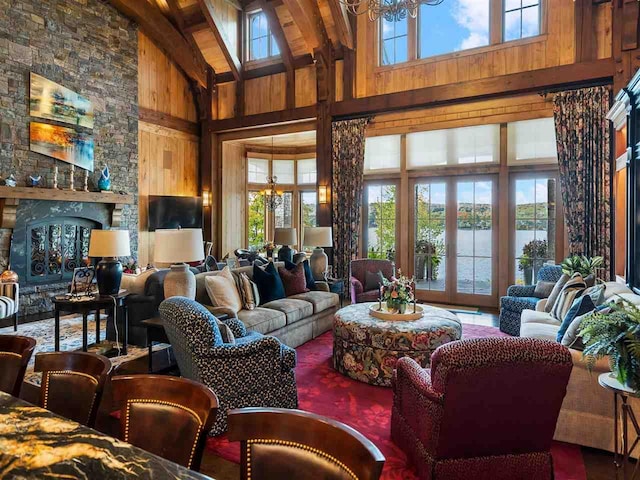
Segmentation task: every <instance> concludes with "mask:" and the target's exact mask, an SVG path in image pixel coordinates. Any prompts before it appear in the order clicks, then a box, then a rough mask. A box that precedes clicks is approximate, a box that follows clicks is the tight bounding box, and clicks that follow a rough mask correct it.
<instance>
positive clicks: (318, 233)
mask: <svg viewBox="0 0 640 480" xmlns="http://www.w3.org/2000/svg"><path fill="white" fill-rule="evenodd" d="M302 244H303V245H304V246H305V247H333V231H332V230H331V227H305V228H304V241H303V242H302Z"/></svg>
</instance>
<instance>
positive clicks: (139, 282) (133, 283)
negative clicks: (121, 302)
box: [120, 268, 158, 295]
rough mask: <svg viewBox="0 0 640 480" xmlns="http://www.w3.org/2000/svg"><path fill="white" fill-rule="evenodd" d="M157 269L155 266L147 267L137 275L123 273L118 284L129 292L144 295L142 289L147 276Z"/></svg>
mask: <svg viewBox="0 0 640 480" xmlns="http://www.w3.org/2000/svg"><path fill="white" fill-rule="evenodd" d="M157 271H158V269H157V268H147V269H146V270H145V271H144V272H142V273H140V274H138V275H133V274H129V273H125V274H124V275H122V284H121V285H120V288H122V289H123V290H126V291H127V292H129V294H137V295H144V289H145V285H146V284H147V280H148V278H149V277H150V276H151V275H153V274H154V273H156V272H157Z"/></svg>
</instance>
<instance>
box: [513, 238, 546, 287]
mask: <svg viewBox="0 0 640 480" xmlns="http://www.w3.org/2000/svg"><path fill="white" fill-rule="evenodd" d="M548 250H549V247H548V244H547V241H546V240H531V241H530V242H528V243H526V244H525V245H524V247H522V256H521V257H520V260H519V261H518V270H520V271H521V272H522V273H523V275H524V283H525V285H532V284H533V274H534V273H536V272H537V271H538V270H539V269H540V267H541V266H542V264H543V263H544V259H545V258H547V253H548Z"/></svg>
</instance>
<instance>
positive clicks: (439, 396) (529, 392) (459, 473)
mask: <svg viewBox="0 0 640 480" xmlns="http://www.w3.org/2000/svg"><path fill="white" fill-rule="evenodd" d="M572 367H573V364H572V362H571V354H570V353H569V350H568V349H567V348H566V347H563V346H562V345H560V344H557V343H553V342H549V341H544V340H537V339H532V338H479V339H473V340H461V341H457V342H452V343H448V344H446V345H443V346H441V347H439V348H438V349H436V351H435V352H434V353H433V355H432V357H431V369H430V370H425V369H423V368H421V367H420V365H418V364H417V363H416V362H415V361H413V360H411V359H410V358H408V357H404V358H401V359H400V360H399V361H398V363H397V370H396V376H395V378H394V383H393V390H394V398H393V410H392V415H391V438H392V440H393V442H394V443H395V444H396V445H398V446H399V447H400V448H401V449H402V450H403V451H404V452H405V453H406V454H407V456H408V458H409V462H410V463H411V464H412V465H413V466H415V468H416V469H417V472H418V476H419V478H420V479H421V480H432V479H433V480H436V479H437V480H453V479H460V478H473V479H474V480H534V479H536V480H537V479H549V480H551V479H552V478H553V465H552V459H551V453H550V449H551V440H552V438H553V433H554V431H555V427H556V422H557V420H558V414H559V412H560V407H561V405H562V401H563V399H564V396H565V393H566V389H567V382H568V381H569V375H570V374H571V369H572ZM469 472H473V476H472V477H471V476H469Z"/></svg>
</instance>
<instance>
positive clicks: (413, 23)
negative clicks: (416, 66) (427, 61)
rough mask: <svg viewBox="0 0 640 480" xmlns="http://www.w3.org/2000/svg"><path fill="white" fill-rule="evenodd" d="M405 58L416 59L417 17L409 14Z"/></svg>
mask: <svg viewBox="0 0 640 480" xmlns="http://www.w3.org/2000/svg"><path fill="white" fill-rule="evenodd" d="M407 35H408V38H407V42H408V46H407V48H408V50H407V60H409V61H411V60H416V59H417V58H418V18H417V17H416V18H412V17H411V16H409V18H408V23H407Z"/></svg>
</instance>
